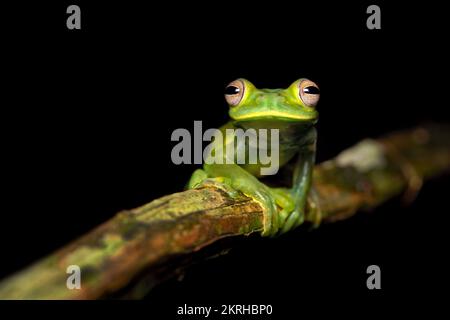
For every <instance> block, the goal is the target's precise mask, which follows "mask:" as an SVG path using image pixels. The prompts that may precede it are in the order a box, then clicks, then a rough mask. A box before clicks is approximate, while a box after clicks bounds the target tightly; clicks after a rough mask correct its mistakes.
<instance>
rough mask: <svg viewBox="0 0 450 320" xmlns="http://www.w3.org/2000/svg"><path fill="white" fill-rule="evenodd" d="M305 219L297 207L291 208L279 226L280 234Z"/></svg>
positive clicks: (295, 226)
mask: <svg viewBox="0 0 450 320" xmlns="http://www.w3.org/2000/svg"><path fill="white" fill-rule="evenodd" d="M304 221H305V215H304V212H303V211H300V210H298V209H296V210H293V211H292V212H291V213H290V214H289V215H288V217H287V218H286V219H285V221H284V223H283V225H282V226H281V230H280V234H283V233H286V232H288V231H291V230H292V229H295V228H297V227H298V226H299V225H301V224H302V223H303V222H304Z"/></svg>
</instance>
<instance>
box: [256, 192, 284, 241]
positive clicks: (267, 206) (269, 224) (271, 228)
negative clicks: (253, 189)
mask: <svg viewBox="0 0 450 320" xmlns="http://www.w3.org/2000/svg"><path fill="white" fill-rule="evenodd" d="M257 198H258V199H257V200H259V201H261V202H262V205H263V207H264V230H263V232H262V235H263V236H273V235H276V234H277V232H278V230H279V226H280V223H279V215H278V208H277V205H276V202H275V199H274V198H273V197H272V195H271V194H270V193H269V192H267V191H265V190H258V191H257Z"/></svg>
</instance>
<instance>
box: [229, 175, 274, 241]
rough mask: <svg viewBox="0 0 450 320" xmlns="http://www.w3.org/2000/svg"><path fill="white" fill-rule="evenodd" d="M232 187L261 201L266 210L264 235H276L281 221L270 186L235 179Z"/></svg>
mask: <svg viewBox="0 0 450 320" xmlns="http://www.w3.org/2000/svg"><path fill="white" fill-rule="evenodd" d="M232 187H233V188H234V189H235V190H239V191H241V192H242V193H244V194H245V195H247V196H249V197H251V198H252V199H254V200H255V201H257V202H259V203H260V204H261V206H262V207H263V211H264V229H263V232H262V236H275V235H276V234H277V233H278V230H279V227H280V223H279V214H278V208H277V203H276V201H275V198H274V197H273V195H272V193H271V192H270V188H269V187H267V186H266V185H265V184H263V183H260V182H258V181H248V180H240V179H237V180H233V181H232Z"/></svg>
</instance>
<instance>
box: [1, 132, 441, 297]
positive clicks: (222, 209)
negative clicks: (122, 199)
mask: <svg viewBox="0 0 450 320" xmlns="http://www.w3.org/2000/svg"><path fill="white" fill-rule="evenodd" d="M449 141H450V130H449V128H448V127H436V126H430V127H421V128H416V129H414V130H410V131H404V132H398V133H394V134H391V135H388V136H386V137H384V138H381V139H378V140H363V141H362V142H360V143H359V144H357V145H356V146H354V147H352V148H350V149H347V150H345V151H344V152H342V153H341V154H339V155H338V156H337V157H336V158H334V159H333V160H329V161H326V162H324V163H322V164H320V165H318V166H316V168H315V171H314V189H315V190H316V194H317V197H316V199H310V201H309V205H308V209H307V221H309V222H317V221H318V220H319V219H321V220H322V221H323V222H332V221H336V220H339V219H344V218H347V217H350V216H351V215H353V214H354V213H355V212H357V210H359V209H365V208H373V207H376V206H377V205H378V204H380V203H382V202H384V201H386V200H388V199H390V198H392V197H394V196H397V195H400V194H402V193H403V194H404V197H405V199H407V200H411V199H413V198H414V194H415V193H416V192H417V191H418V190H419V189H420V186H421V182H422V179H425V178H430V177H433V176H436V175H438V174H441V173H443V172H444V171H447V170H448V169H449V168H450V146H449ZM228 191H229V190H227V189H226V188H225V186H223V185H209V186H205V187H202V188H199V189H195V190H189V191H184V192H180V193H175V194H172V195H168V196H165V197H162V198H160V199H157V200H154V201H152V202H150V203H148V204H146V205H144V206H142V207H139V208H136V209H132V210H127V211H123V212H120V213H118V214H117V215H116V216H114V217H113V218H112V219H110V220H109V221H107V222H105V223H103V224H102V225H100V226H99V227H97V228H96V229H94V230H92V231H91V232H89V233H88V234H86V235H84V236H83V237H81V238H80V239H78V240H76V241H74V242H73V243H71V244H69V245H67V246H66V247H63V248H61V249H60V250H58V251H57V252H55V253H54V254H51V255H50V256H48V257H46V258H43V259H42V260H40V261H38V262H36V263H35V264H33V265H32V266H30V267H28V268H26V269H24V270H22V271H20V272H18V273H16V274H15V275H12V276H11V277H9V278H7V279H5V280H3V281H2V282H1V283H0V298H1V299H96V298H102V297H107V296H111V295H114V294H117V292H121V291H123V289H124V288H126V287H127V286H130V284H132V283H133V282H135V281H136V279H139V278H144V279H145V282H146V283H145V285H144V287H145V288H146V290H147V289H148V288H151V287H152V286H153V285H155V284H157V283H158V282H160V281H162V280H163V278H165V277H166V276H167V275H173V273H174V272H175V270H177V268H179V267H182V266H183V261H186V260H183V259H181V260H179V258H180V257H181V258H183V257H189V256H191V255H192V254H193V253H194V252H196V251H198V250H199V249H201V248H204V247H206V246H208V245H210V244H212V243H214V242H216V241H217V240H219V239H222V238H224V237H231V236H242V235H248V234H251V233H259V232H261V230H262V228H263V209H262V207H261V206H260V205H259V204H258V203H257V202H255V201H254V200H252V199H250V198H248V197H246V196H245V195H243V194H240V193H237V194H236V193H229V192H228ZM315 208H320V211H321V216H319V213H318V210H317V209H315ZM177 259H178V260H177ZM70 265H78V266H79V267H80V268H81V279H82V280H81V289H80V290H69V289H68V288H67V287H66V280H67V277H68V276H69V275H68V274H67V273H66V269H67V267H68V266H70ZM163 274H165V276H162V275H163Z"/></svg>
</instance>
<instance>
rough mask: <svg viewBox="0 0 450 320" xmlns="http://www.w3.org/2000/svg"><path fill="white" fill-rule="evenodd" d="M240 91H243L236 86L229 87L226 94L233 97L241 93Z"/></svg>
mask: <svg viewBox="0 0 450 320" xmlns="http://www.w3.org/2000/svg"><path fill="white" fill-rule="evenodd" d="M240 91H241V90H239V88H238V87H235V86H228V87H227V88H226V89H225V94H227V95H233V94H237V93H239V92H240Z"/></svg>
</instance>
